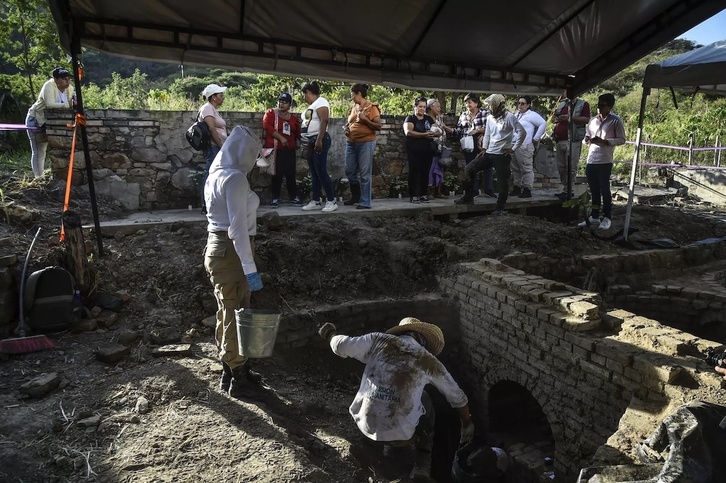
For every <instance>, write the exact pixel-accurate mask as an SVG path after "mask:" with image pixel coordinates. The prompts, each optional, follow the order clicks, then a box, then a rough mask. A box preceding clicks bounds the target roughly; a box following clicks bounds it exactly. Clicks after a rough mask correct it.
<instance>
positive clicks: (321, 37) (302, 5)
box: [48, 0, 726, 95]
mask: <svg viewBox="0 0 726 483" xmlns="http://www.w3.org/2000/svg"><path fill="white" fill-rule="evenodd" d="M48 2H49V4H50V6H51V9H52V11H53V15H54V17H55V20H56V22H57V24H58V26H59V31H60V35H61V41H62V43H63V46H64V47H65V48H66V49H68V50H70V48H71V43H72V41H73V40H74V36H75V40H76V42H80V43H81V44H82V45H83V46H86V47H90V48H93V49H98V50H101V51H105V52H108V53H111V54H115V55H121V56H125V57H131V58H137V59H148V60H157V61H165V62H176V63H179V64H187V65H202V66H215V67H221V66H226V67H233V68H238V69H245V70H249V71H255V72H267V73H274V74H280V75H295V76H314V77H320V78H327V79H339V80H345V81H364V82H370V83H376V84H383V85H389V86H402V87H410V88H417V89H439V90H452V91H470V90H471V91H482V92H502V93H514V94H524V93H530V94H560V93H562V91H563V90H564V89H565V87H567V86H569V87H570V95H573V94H578V93H581V92H583V91H585V90H587V89H589V88H591V87H593V86H595V85H597V84H598V83H599V82H601V81H602V80H604V79H606V78H608V77H610V76H612V75H613V74H615V73H617V72H618V71H620V70H621V69H623V68H624V67H626V66H628V65H630V64H631V63H632V62H634V61H635V60H637V59H639V58H640V57H642V56H643V55H645V54H647V53H649V52H651V51H652V50H654V49H656V48H658V47H659V46H661V45H663V44H665V43H666V42H668V41H669V40H671V39H673V38H675V37H677V36H678V35H680V34H681V33H683V32H685V31H686V30H688V29H690V28H691V27H693V26H695V25H697V24H698V23H700V22H702V21H703V20H705V19H707V18H709V17H710V16H712V15H714V14H716V13H717V12H719V11H720V10H722V9H723V8H724V7H726V5H725V4H724V1H723V0H517V1H500V2H482V1H476V0H370V1H367V2H346V1H337V0H336V1H330V0H306V1H305V2H293V1H285V0H264V1H261V0H246V1H244V0H206V1H204V2H198V1H193V2H192V1H185V0H156V1H154V0H125V1H122V2H119V1H118V0H48ZM573 76H574V77H573Z"/></svg>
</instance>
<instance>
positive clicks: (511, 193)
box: [509, 186, 526, 196]
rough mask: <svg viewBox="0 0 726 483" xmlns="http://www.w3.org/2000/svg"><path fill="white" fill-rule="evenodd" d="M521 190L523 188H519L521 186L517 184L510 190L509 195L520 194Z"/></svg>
mask: <svg viewBox="0 0 726 483" xmlns="http://www.w3.org/2000/svg"><path fill="white" fill-rule="evenodd" d="M525 189H526V188H525ZM521 192H522V190H521V189H520V188H519V186H515V187H514V188H512V191H510V192H509V196H519V194H520V193H521Z"/></svg>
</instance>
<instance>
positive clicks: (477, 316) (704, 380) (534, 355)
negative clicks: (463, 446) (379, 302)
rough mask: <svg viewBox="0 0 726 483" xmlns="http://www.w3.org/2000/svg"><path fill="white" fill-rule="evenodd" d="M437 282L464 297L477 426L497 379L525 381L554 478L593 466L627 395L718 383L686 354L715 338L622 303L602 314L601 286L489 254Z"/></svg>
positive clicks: (465, 360) (465, 357) (466, 357)
mask: <svg viewBox="0 0 726 483" xmlns="http://www.w3.org/2000/svg"><path fill="white" fill-rule="evenodd" d="M440 285H441V287H442V289H443V291H444V293H446V294H447V295H450V296H452V297H453V298H455V299H456V300H458V303H459V317H460V325H461V347H460V351H461V355H460V363H461V365H462V366H463V367H466V368H468V371H467V376H466V385H467V387H468V389H469V392H470V397H471V399H472V400H473V401H474V406H475V407H477V408H479V414H477V417H478V418H479V419H480V421H479V424H483V425H484V426H486V424H487V417H488V416H487V393H488V391H489V390H490V389H491V388H492V387H493V386H494V385H495V384H497V383H498V382H500V381H512V382H515V383H518V384H519V385H521V386H522V387H524V388H525V389H526V390H527V391H529V393H530V394H532V395H533V396H534V397H535V399H536V400H537V401H538V403H539V405H540V406H541V407H542V410H543V412H544V414H545V416H546V417H547V420H548V422H549V425H550V428H551V429H552V433H553V438H554V440H555V471H556V473H557V478H558V480H560V479H562V480H563V481H572V480H573V479H574V477H575V476H576V475H577V472H578V471H579V469H580V468H582V467H584V466H587V464H588V460H589V459H590V458H591V457H592V456H593V455H594V453H595V451H596V450H597V449H598V447H599V446H601V445H603V444H604V443H605V442H606V441H607V440H608V438H609V437H610V436H611V435H612V434H613V433H614V432H615V431H616V430H617V429H618V423H619V420H620V418H621V416H622V415H623V413H624V412H625V410H626V408H627V407H628V406H629V405H630V403H631V399H633V398H638V399H640V400H645V401H647V400H649V399H651V398H659V397H662V395H663V393H664V390H665V386H666V385H678V384H691V383H693V382H694V380H695V381H697V382H698V383H700V384H708V385H712V386H714V387H720V384H719V381H718V379H717V378H716V377H715V375H714V374H710V373H700V372H698V371H695V370H694V369H693V364H692V363H686V362H685V359H684V358H686V357H687V356H689V355H693V354H695V353H696V352H698V351H699V350H704V349H705V348H706V347H709V346H712V345H713V343H710V342H708V341H703V340H700V339H698V338H696V337H694V336H692V335H690V334H688V333H685V332H682V331H679V330H677V329H673V328H670V327H665V326H662V325H660V324H658V323H657V322H655V321H653V320H650V319H647V318H645V317H639V316H636V315H634V314H632V313H629V312H626V311H624V310H618V311H611V312H603V311H602V301H601V300H600V297H599V295H597V294H595V293H589V292H585V291H582V290H579V289H577V288H575V287H572V286H568V285H565V284H562V283H559V282H553V281H551V280H548V279H545V278H543V277H540V276H537V275H530V274H527V273H525V272H523V271H521V270H517V269H514V268H511V267H509V266H507V265H505V264H503V263H501V262H499V261H496V260H489V259H482V260H481V261H480V262H477V263H469V264H464V265H462V266H461V271H460V273H459V274H458V275H457V276H456V277H453V278H442V279H441V280H440ZM634 334H637V335H638V338H639V340H640V341H642V344H641V345H634V344H633V343H632V341H631V340H630V339H632V338H633V336H634ZM626 336H627V337H629V339H628V341H627V342H626V341H625V340H624V337H626Z"/></svg>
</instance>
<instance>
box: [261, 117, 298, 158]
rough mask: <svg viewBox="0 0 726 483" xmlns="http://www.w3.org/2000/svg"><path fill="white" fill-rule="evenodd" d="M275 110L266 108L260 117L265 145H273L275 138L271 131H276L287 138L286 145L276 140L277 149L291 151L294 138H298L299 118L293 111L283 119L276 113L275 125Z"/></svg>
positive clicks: (293, 147)
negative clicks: (288, 117)
mask: <svg viewBox="0 0 726 483" xmlns="http://www.w3.org/2000/svg"><path fill="white" fill-rule="evenodd" d="M275 110H276V109H268V110H267V111H265V116H264V117H263V118H262V127H263V129H264V130H265V147H266V148H271V147H274V146H275V138H273V137H272V133H273V132H275V131H277V132H279V133H280V134H282V135H283V136H284V137H285V139H287V146H285V145H283V144H282V143H281V142H279V141H278V143H277V149H281V150H286V151H287V150H290V151H292V150H294V149H295V140H297V139H300V119H298V117H297V116H296V115H295V114H293V113H290V119H283V118H282V116H280V115H278V116H277V126H275Z"/></svg>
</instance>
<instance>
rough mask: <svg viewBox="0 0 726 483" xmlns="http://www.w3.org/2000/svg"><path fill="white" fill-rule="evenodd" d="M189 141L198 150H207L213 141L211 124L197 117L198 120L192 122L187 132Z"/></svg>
mask: <svg viewBox="0 0 726 483" xmlns="http://www.w3.org/2000/svg"><path fill="white" fill-rule="evenodd" d="M186 138H187V141H189V144H190V145H191V146H192V147H193V148H194V149H196V150H197V151H206V150H207V149H209V146H210V145H211V143H212V133H210V132H209V126H207V123H206V122H204V120H203V119H202V120H200V119H199V118H197V122H195V123H194V124H192V125H191V126H190V127H189V129H187V132H186Z"/></svg>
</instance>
